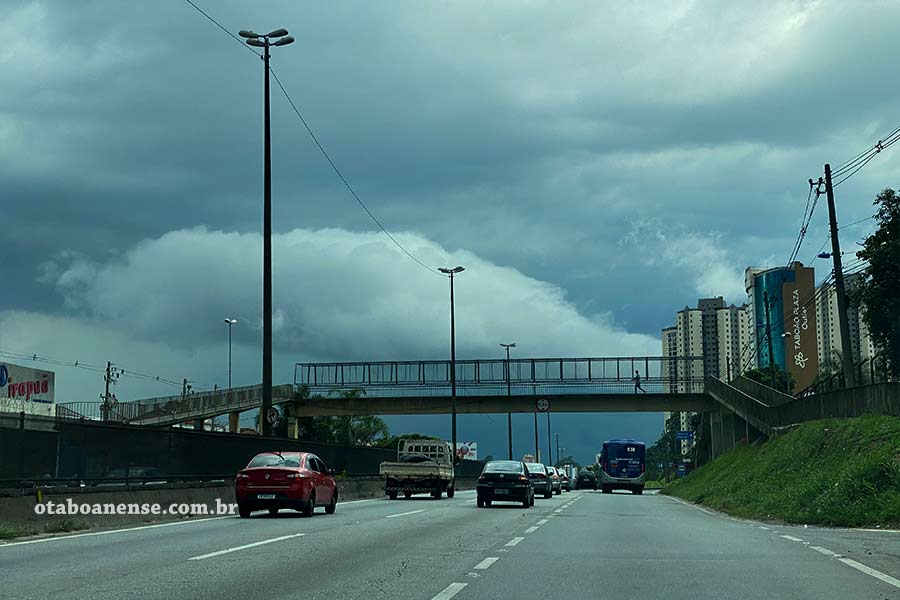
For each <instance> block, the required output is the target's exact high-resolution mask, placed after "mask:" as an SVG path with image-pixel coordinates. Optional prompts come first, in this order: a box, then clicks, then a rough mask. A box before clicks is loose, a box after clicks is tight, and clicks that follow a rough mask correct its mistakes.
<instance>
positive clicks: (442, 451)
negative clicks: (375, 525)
mask: <svg viewBox="0 0 900 600" xmlns="http://www.w3.org/2000/svg"><path fill="white" fill-rule="evenodd" d="M378 472H379V473H380V474H381V476H382V477H384V493H385V494H387V496H388V498H390V499H391V500H396V499H397V496H398V495H399V494H403V496H404V497H406V498H409V497H411V496H412V495H413V494H431V497H432V498H434V499H439V498H440V497H441V495H443V493H444V492H445V491H446V492H447V497H448V498H452V497H453V495H454V493H455V485H456V479H455V475H454V470H453V451H452V450H451V449H450V444H449V443H448V442H445V441H444V440H400V441H399V442H398V444H397V460H396V461H385V462H383V463H381V466H380V467H379V469H378Z"/></svg>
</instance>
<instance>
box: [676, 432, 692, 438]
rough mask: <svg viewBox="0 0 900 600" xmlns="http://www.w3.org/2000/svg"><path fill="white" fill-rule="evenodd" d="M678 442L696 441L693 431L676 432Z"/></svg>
mask: <svg viewBox="0 0 900 600" xmlns="http://www.w3.org/2000/svg"><path fill="white" fill-rule="evenodd" d="M675 439H676V440H692V439H694V432H693V431H676V432H675Z"/></svg>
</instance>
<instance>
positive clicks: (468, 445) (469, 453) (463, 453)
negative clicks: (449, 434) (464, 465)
mask: <svg viewBox="0 0 900 600" xmlns="http://www.w3.org/2000/svg"><path fill="white" fill-rule="evenodd" d="M456 456H457V457H458V458H459V459H461V460H478V442H456Z"/></svg>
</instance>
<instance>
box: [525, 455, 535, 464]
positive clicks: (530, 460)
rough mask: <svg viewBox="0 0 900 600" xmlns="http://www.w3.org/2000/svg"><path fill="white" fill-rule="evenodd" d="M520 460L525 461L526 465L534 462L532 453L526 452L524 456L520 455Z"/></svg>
mask: <svg viewBox="0 0 900 600" xmlns="http://www.w3.org/2000/svg"><path fill="white" fill-rule="evenodd" d="M522 462H523V463H525V464H526V465H527V464H528V463H533V462H536V461H535V459H534V454H526V455H525V456H523V457H522Z"/></svg>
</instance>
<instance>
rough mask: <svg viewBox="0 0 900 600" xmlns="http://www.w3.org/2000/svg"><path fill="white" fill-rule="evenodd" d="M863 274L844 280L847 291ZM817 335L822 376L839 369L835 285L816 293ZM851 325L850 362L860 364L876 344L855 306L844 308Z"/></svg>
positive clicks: (838, 327) (820, 289)
mask: <svg viewBox="0 0 900 600" xmlns="http://www.w3.org/2000/svg"><path fill="white" fill-rule="evenodd" d="M861 277H862V275H861V274H860V273H853V274H851V275H847V276H846V277H845V278H844V284H845V286H846V288H847V291H848V292H850V291H852V290H853V289H854V288H855V287H856V286H857V285H859V283H860V281H861V279H860V278H861ZM815 304H816V310H815V312H816V333H817V336H816V337H817V342H818V344H817V345H818V348H817V349H818V356H819V365H820V369H821V371H822V373H825V374H830V373H832V372H838V371H840V370H841V328H840V326H839V325H838V310H837V293H836V292H835V288H834V284H832V283H823V284H822V285H821V286H819V289H818V290H817V292H816V303H815ZM847 320H848V321H849V326H850V350H851V351H852V352H853V362H855V363H856V362H860V361H862V360H866V359H869V358H872V357H873V356H874V355H875V345H874V344H873V343H872V337H871V336H870V335H869V330H868V328H867V327H866V323H865V320H864V319H863V318H862V312H861V311H860V310H859V308H858V307H855V306H852V305H851V306H850V307H848V309H847Z"/></svg>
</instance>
